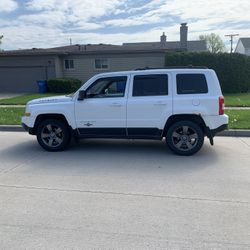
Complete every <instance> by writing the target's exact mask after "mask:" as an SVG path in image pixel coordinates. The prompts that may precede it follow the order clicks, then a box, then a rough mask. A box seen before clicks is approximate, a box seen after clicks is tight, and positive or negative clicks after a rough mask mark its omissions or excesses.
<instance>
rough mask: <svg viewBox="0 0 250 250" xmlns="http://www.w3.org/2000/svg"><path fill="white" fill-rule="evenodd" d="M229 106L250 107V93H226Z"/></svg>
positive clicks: (226, 101) (226, 103) (226, 102)
mask: <svg viewBox="0 0 250 250" xmlns="http://www.w3.org/2000/svg"><path fill="white" fill-rule="evenodd" d="M224 96H225V105H226V106H227V107H250V93H244V94H242V93H239V94H225V95H224Z"/></svg>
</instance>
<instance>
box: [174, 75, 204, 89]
mask: <svg viewBox="0 0 250 250" xmlns="http://www.w3.org/2000/svg"><path fill="white" fill-rule="evenodd" d="M176 80H177V94H202V93H207V92H208V88H207V81H206V77H205V75H203V74H178V75H177V76H176Z"/></svg>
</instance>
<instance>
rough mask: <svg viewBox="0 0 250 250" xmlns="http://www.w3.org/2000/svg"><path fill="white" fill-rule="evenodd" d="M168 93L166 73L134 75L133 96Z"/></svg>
mask: <svg viewBox="0 0 250 250" xmlns="http://www.w3.org/2000/svg"><path fill="white" fill-rule="evenodd" d="M167 94H168V75H140V76H135V77H134V84H133V96H157V95H167Z"/></svg>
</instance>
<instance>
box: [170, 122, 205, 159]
mask: <svg viewBox="0 0 250 250" xmlns="http://www.w3.org/2000/svg"><path fill="white" fill-rule="evenodd" d="M166 142H167V144H168V146H169V148H170V149H171V150H172V151H173V152H174V153H176V154H178V155H192V154H195V153H196V152H198V151H199V150H200V149H201V147H202V145H203V143H204V133H203V131H202V129H201V127H200V126H199V125H198V124H196V123H194V122H192V121H179V122H176V123H174V124H173V125H172V126H171V127H170V128H169V129H168V131H167V137H166Z"/></svg>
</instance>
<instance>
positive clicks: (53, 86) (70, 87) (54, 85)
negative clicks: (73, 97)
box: [48, 78, 81, 93]
mask: <svg viewBox="0 0 250 250" xmlns="http://www.w3.org/2000/svg"><path fill="white" fill-rule="evenodd" d="M80 87H81V81H80V80H78V79H74V78H54V79H50V80H49V81H48V89H49V92H53V93H73V92H75V91H76V90H78V89H79V88H80Z"/></svg>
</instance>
